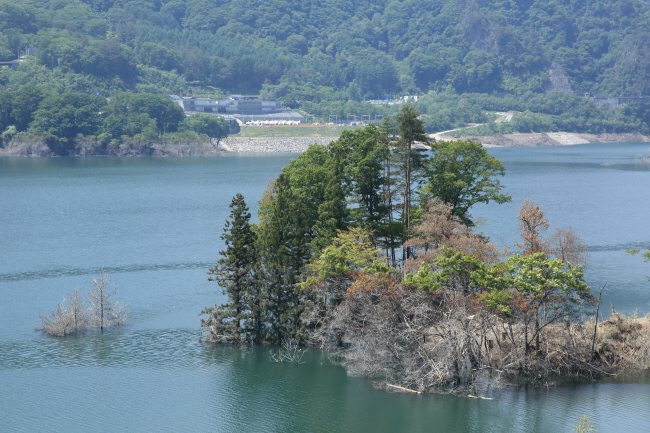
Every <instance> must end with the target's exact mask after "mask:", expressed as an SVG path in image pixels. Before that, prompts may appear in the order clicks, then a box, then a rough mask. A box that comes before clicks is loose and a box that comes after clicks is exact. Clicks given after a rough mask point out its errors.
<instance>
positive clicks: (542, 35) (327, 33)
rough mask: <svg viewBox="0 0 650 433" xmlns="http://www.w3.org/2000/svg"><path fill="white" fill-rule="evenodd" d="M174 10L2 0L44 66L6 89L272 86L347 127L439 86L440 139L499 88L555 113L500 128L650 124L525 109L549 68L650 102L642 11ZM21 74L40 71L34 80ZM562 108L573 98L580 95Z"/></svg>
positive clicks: (4, 15) (512, 7)
mask: <svg viewBox="0 0 650 433" xmlns="http://www.w3.org/2000/svg"><path fill="white" fill-rule="evenodd" d="M163 3H164V4H162V3H160V2H158V3H156V2H154V3H146V2H145V3H143V2H137V1H133V0H126V1H121V2H114V1H112V0H111V1H94V0H87V1H85V2H72V3H71V2H54V3H52V4H49V3H48V4H47V5H46V4H44V3H40V2H36V1H34V0H10V1H7V0H3V1H2V2H0V29H2V34H1V35H0V60H12V59H15V58H16V57H18V56H19V55H23V54H25V47H37V48H38V54H37V58H35V59H29V60H28V61H27V62H25V63H34V64H38V66H42V67H43V68H33V67H32V66H21V67H20V68H19V69H23V71H11V70H9V71H3V72H2V74H0V75H6V76H5V77H4V78H2V77H0V84H2V85H4V86H5V87H13V88H14V89H15V88H18V86H17V85H15V83H16V82H18V81H21V80H22V81H24V79H25V77H29V80H34V82H35V83H45V84H47V85H48V86H50V87H56V88H57V91H58V92H59V93H71V92H82V93H91V92H92V93H94V92H96V91H100V92H102V94H104V96H110V95H114V94H116V93H118V92H122V91H129V92H132V91H140V92H142V91H145V92H151V93H167V94H169V93H176V94H179V93H186V92H188V90H189V88H188V87H189V85H192V86H193V87H194V86H197V87H202V88H209V86H211V87H214V88H219V89H225V90H226V91H227V92H232V93H258V92H260V91H261V93H262V94H263V95H264V96H265V97H272V98H277V99H279V100H282V101H283V102H284V103H285V106H287V107H291V108H302V109H303V110H306V111H307V112H309V113H311V114H315V115H317V116H320V117H321V118H323V119H327V117H328V115H329V114H337V115H338V116H339V120H340V119H344V118H346V116H347V115H351V114H354V115H361V114H364V115H369V116H370V117H371V118H372V117H373V116H374V115H376V114H382V115H386V114H390V115H392V114H395V112H396V111H397V110H396V107H394V106H376V105H370V104H364V103H363V101H366V100H368V99H383V98H384V97H386V96H394V95H405V94H420V95H422V94H429V92H432V94H433V95H435V96H434V97H433V98H431V99H432V100H433V99H435V102H432V101H429V102H428V103H427V105H428V106H429V107H430V109H425V108H424V107H423V106H422V105H419V106H418V107H417V108H418V109H419V110H420V111H422V112H423V113H424V118H423V119H424V120H425V121H426V122H427V128H428V129H429V130H430V131H433V130H436V131H440V130H445V129H451V128H452V127H459V126H463V125H466V124H467V123H485V121H486V120H488V117H487V115H486V114H485V111H486V110H487V111H494V109H490V108H488V107H487V106H486V105H485V104H483V103H482V102H480V101H478V99H482V100H487V99H495V100H496V99H499V98H494V97H491V96H490V95H494V93H495V92H499V93H508V94H510V95H512V96H511V97H509V98H505V100H503V101H502V102H503V103H502V104H500V105H504V104H505V105H506V106H507V109H508V110H515V111H522V112H524V111H526V110H529V111H531V113H534V114H540V113H543V114H546V115H547V116H541V117H540V116H527V117H528V119H523V118H522V119H521V122H519V124H514V125H510V124H509V125H500V126H499V127H498V128H497V127H496V126H495V127H493V128H496V129H493V130H492V131H493V132H494V131H497V132H499V131H501V132H508V130H514V131H518V132H528V131H531V130H537V131H547V130H548V131H550V130H569V131H587V130H588V131H590V132H605V131H617V130H626V131H627V130H639V128H641V129H642V128H647V127H648V122H647V120H642V119H643V118H644V117H645V115H644V114H643V113H635V112H634V111H636V110H631V111H630V110H628V111H626V112H625V113H622V112H621V114H616V113H607V111H605V110H599V109H597V108H596V107H593V104H592V107H591V109H590V110H588V112H572V111H571V110H569V109H565V110H563V111H562V113H559V112H556V113H552V114H551V113H548V112H547V111H545V110H544V107H533V106H529V107H527V108H523V109H522V108H516V106H519V105H521V102H522V101H524V100H528V99H530V96H531V95H533V96H535V95H537V96H539V97H541V98H544V92H545V91H546V90H547V89H548V86H549V85H550V80H549V74H548V68H549V65H550V63H551V62H553V63H557V64H558V65H559V66H560V67H561V68H562V69H563V71H564V73H565V74H566V75H567V77H568V79H569V82H570V84H571V85H572V87H573V89H574V91H575V94H577V95H582V94H583V93H584V92H589V93H590V94H591V95H597V96H608V95H617V96H637V95H642V94H644V93H645V92H647V90H646V89H647V88H648V85H647V84H648V79H649V78H650V76H649V75H648V74H650V72H648V71H650V51H649V50H648V46H649V45H648V41H649V40H650V25H649V24H648V20H647V15H648V10H649V9H648V5H646V4H644V3H639V2H624V3H621V2H619V1H616V0H604V1H601V2H599V3H597V4H595V5H592V4H586V3H584V2H578V1H569V2H563V3H557V2H555V1H552V0H537V1H535V2H523V3H522V2H519V3H516V4H515V3H508V2H506V3H499V4H490V5H488V4H483V3H467V4H465V3H463V4H457V3H455V2H452V1H450V0H440V1H436V2H427V1H423V0H411V1H402V2H400V1H389V0H363V1H360V2H353V3H350V2H343V1H340V0H328V1H327V2H314V1H307V2H299V1H297V0H289V1H287V2H273V1H271V2H268V1H267V2H263V1H261V0H254V1H250V2H246V3H242V2H235V1H223V2H222V1H216V0H209V1H198V0H172V1H166V2H163ZM138 63H140V65H138ZM25 69H30V70H31V71H32V72H35V73H32V74H31V75H25V72H24V70H25ZM10 82H13V83H14V84H9V83H10ZM22 84H25V83H24V82H23V83H22ZM195 88H196V87H195ZM477 93H481V94H482V96H481V97H480V98H474V97H470V98H469V99H470V100H472V99H474V100H473V101H470V102H468V100H467V98H464V97H465V95H476V94H477ZM517 98H519V99H517ZM554 98H555V99H557V100H561V101H565V102H567V103H571V101H574V100H575V99H576V98H578V97H576V96H572V95H558V96H555V97H554ZM524 102H525V101H524ZM490 104H492V102H490ZM500 110H503V108H501V109H500ZM548 116H559V117H558V118H548ZM515 119H516V118H515ZM19 129H23V130H24V129H25V128H24V127H21V128H19ZM642 130H643V131H645V129H642Z"/></svg>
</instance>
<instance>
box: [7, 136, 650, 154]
mask: <svg viewBox="0 0 650 433" xmlns="http://www.w3.org/2000/svg"><path fill="white" fill-rule="evenodd" d="M435 138H437V139H442V140H458V139H463V140H467V139H470V140H475V141H479V142H481V143H482V145H483V147H537V146H568V145H574V144H587V143H617V142H620V143H638V142H646V141H650V138H649V137H646V136H644V135H641V134H639V133H624V134H609V133H607V134H605V133H604V134H574V133H567V132H553V133H550V132H549V133H543V134H508V135H486V136H474V135H469V136H461V137H450V136H436V137H435ZM334 140H336V137H298V138H242V137H228V138H226V139H223V140H221V141H220V142H219V143H217V142H216V140H213V141H212V142H182V143H169V142H163V143H146V142H141V141H137V140H127V141H124V142H122V143H119V144H102V143H98V142H96V141H93V140H80V141H78V142H77V143H75V145H74V147H72V148H71V149H62V148H58V147H57V146H56V145H48V143H47V142H45V141H44V140H34V141H20V140H12V141H9V142H7V143H5V144H4V146H3V147H0V156H31V157H48V156H120V157H142V156H144V157H188V156H189V157H192V156H194V157H206V156H222V155H224V154H226V153H244V152H251V153H256V152H257V153H280V152H286V153H300V152H304V151H305V150H307V148H308V147H309V146H310V145H312V144H319V145H327V144H329V143H330V142H332V141H334Z"/></svg>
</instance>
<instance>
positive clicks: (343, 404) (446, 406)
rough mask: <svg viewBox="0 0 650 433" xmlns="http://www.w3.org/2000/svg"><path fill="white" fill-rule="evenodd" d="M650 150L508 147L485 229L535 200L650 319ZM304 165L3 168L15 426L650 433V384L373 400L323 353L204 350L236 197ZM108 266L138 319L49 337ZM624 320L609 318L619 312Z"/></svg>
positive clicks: (483, 209)
mask: <svg viewBox="0 0 650 433" xmlns="http://www.w3.org/2000/svg"><path fill="white" fill-rule="evenodd" d="M647 148H648V144H643V143H641V144H602V145H601V144H599V145H585V146H571V147H558V148H527V149H498V150H491V151H490V152H491V153H492V154H493V155H495V156H497V157H498V158H499V159H501V160H502V161H503V162H504V164H505V165H506V169H507V175H506V177H505V178H504V180H503V183H504V185H505V186H506V190H507V192H509V193H510V194H511V195H512V196H513V203H511V204H506V205H501V206H499V205H494V206H493V205H491V204H490V205H487V206H485V205H481V206H476V207H475V209H473V214H474V216H476V217H484V218H487V221H486V222H485V223H484V224H483V226H482V230H483V232H484V233H485V234H486V235H488V236H490V237H491V238H492V239H493V240H494V241H496V242H499V243H501V244H502V245H505V244H507V245H511V244H512V243H514V242H515V241H516V240H517V239H516V236H517V230H516V224H517V221H516V217H517V212H518V208H519V206H520V205H521V204H522V203H523V201H524V200H525V199H526V198H530V199H531V200H534V201H536V202H538V203H539V204H540V207H541V208H542V209H543V210H544V211H545V215H546V216H547V217H548V218H549V220H550V223H551V227H552V228H555V227H556V226H560V227H565V226H572V227H573V229H574V230H575V231H576V233H577V234H579V235H580V236H581V237H582V238H583V240H584V241H585V242H586V243H587V244H588V245H589V246H590V253H591V256H592V257H591V262H590V267H589V268H588V269H587V272H586V275H587V279H588V280H589V282H590V284H591V285H592V287H598V288H599V287H600V286H601V285H602V284H604V282H605V281H607V283H608V285H607V289H606V290H605V292H604V299H605V305H606V306H607V307H609V305H610V303H611V304H612V305H613V306H614V307H615V308H616V309H617V310H620V311H623V312H626V313H629V312H632V311H634V310H637V311H638V312H639V313H641V314H645V313H647V312H648V311H650V305H648V303H649V302H650V283H649V282H648V281H647V279H646V277H645V276H646V275H650V265H648V264H645V263H643V261H642V260H641V259H640V258H638V257H636V258H633V257H629V256H627V255H626V254H625V252H624V251H625V249H628V248H632V247H634V248H643V249H645V248H649V247H650V224H648V217H647V216H648V213H649V212H650V187H649V186H650V169H648V167H647V166H641V165H638V164H634V156H635V155H636V154H640V153H645V152H646V151H647ZM292 156H294V157H295V155H273V156H266V155H249V156H229V157H223V158H211V159H193V158H185V159H150V158H133V159H119V158H56V159H22V158H1V159H0V299H1V302H0V330H1V331H2V332H0V431H107V432H109V431H110V432H112V431H115V432H120V431H197V430H202V431H203V430H206V431H208V430H209V431H220V432H247V431H251V432H258V431H260V432H261V431H268V432H276V431H287V432H303V431H304V432H307V431H314V432H338V431H341V432H342V431H354V432H356V431H360V432H396V431H440V432H447V431H449V432H502V431H529V432H538V431H541V432H559V431H571V425H572V424H576V423H577V421H578V419H579V418H580V416H581V415H582V414H586V415H587V416H589V418H590V419H591V420H592V422H594V423H595V424H596V425H597V426H598V428H599V431H601V432H605V431H621V432H627V431H639V432H646V431H650V410H649V409H648V408H650V378H648V377H639V376H635V377H628V378H617V379H616V380H615V381H610V382H606V383H598V384H581V385H575V386H567V387H562V388H557V389H551V390H545V389H544V390H528V391H525V390H520V391H507V392H504V393H502V394H501V395H500V396H499V397H498V398H497V399H496V400H492V401H486V400H468V399H461V398H455V397H451V396H417V395H404V394H394V393H387V392H384V391H379V390H375V389H374V388H373V387H372V382H371V380H368V379H364V378H354V377H348V376H347V375H346V374H345V371H344V370H343V369H342V368H339V367H336V366H332V365H331V364H330V363H329V362H328V360H327V357H326V356H325V355H324V354H322V353H320V352H318V351H312V352H309V353H308V355H307V356H306V360H307V362H306V363H305V364H301V365H287V364H275V363H272V362H270V361H269V348H266V347H256V348H254V349H238V348H231V347H213V346H207V345H204V344H201V343H198V338H199V335H200V329H199V322H198V313H199V312H200V311H201V309H202V308H204V307H205V306H208V305H212V304H214V303H220V302H222V301H223V300H224V299H223V296H222V295H221V294H220V291H219V290H218V288H217V287H216V286H215V284H214V283H209V282H208V281H207V278H206V273H205V272H206V270H207V268H208V267H210V266H212V264H213V262H214V260H215V259H216V258H217V254H218V251H219V250H220V249H221V247H222V244H221V241H220V240H219V236H220V234H221V229H222V227H223V221H224V219H225V218H226V216H227V215H228V211H229V210H228V204H229V203H230V200H231V198H232V196H233V195H234V194H236V193H237V192H241V193H242V194H244V196H245V197H246V200H247V202H248V204H249V205H250V206H251V208H256V203H255V202H256V200H258V199H259V198H260V197H261V195H262V193H263V191H264V188H265V185H266V183H267V181H269V180H271V179H272V178H274V177H276V176H277V174H278V173H279V171H280V169H281V167H282V166H284V165H285V164H286V163H287V162H288V160H289V158H290V157H292ZM101 267H103V268H104V269H106V270H107V271H108V272H109V273H110V275H111V277H112V279H113V281H114V282H115V283H116V284H117V287H118V293H117V295H116V296H117V299H119V300H122V301H123V302H124V303H125V304H126V305H127V307H128V309H129V311H130V315H131V325H129V326H127V327H124V328H121V329H119V330H116V331H111V332H108V333H105V334H104V335H101V334H97V333H92V332H91V333H87V334H85V335H83V336H80V337H73V338H65V339H55V338H49V337H46V336H43V335H42V334H41V333H38V332H34V325H36V324H39V322H40V321H39V319H38V315H39V314H48V313H49V311H51V310H52V309H54V308H55V307H56V304H57V302H59V301H61V299H62V298H63V296H64V295H66V294H68V293H69V292H70V291H71V290H72V289H73V288H74V287H76V286H78V287H80V289H82V291H86V290H87V289H88V288H89V286H90V282H91V279H92V275H93V274H94V273H95V272H97V270H98V269H99V268H101ZM605 310H606V311H609V308H605Z"/></svg>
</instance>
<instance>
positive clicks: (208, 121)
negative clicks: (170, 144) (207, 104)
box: [187, 113, 230, 140]
mask: <svg viewBox="0 0 650 433" xmlns="http://www.w3.org/2000/svg"><path fill="white" fill-rule="evenodd" d="M187 124H188V125H189V127H190V129H191V130H192V131H195V132H197V133H199V134H205V135H207V136H208V137H210V138H216V139H217V140H221V139H222V138H226V137H227V136H228V133H229V132H230V125H229V124H228V122H227V121H226V120H225V119H224V118H223V117H219V116H214V115H211V114H202V113H198V114H193V115H191V116H190V117H188V118H187Z"/></svg>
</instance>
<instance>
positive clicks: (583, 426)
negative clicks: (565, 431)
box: [572, 415, 596, 433]
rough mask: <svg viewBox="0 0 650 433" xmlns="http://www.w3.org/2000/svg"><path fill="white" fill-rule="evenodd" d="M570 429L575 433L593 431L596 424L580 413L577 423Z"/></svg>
mask: <svg viewBox="0 0 650 433" xmlns="http://www.w3.org/2000/svg"><path fill="white" fill-rule="evenodd" d="M572 430H573V431H574V432H576V433H595V432H596V426H595V425H594V424H593V423H592V422H591V421H589V418H587V415H582V416H581V417H580V421H579V422H578V425H574V426H573V428H572Z"/></svg>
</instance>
